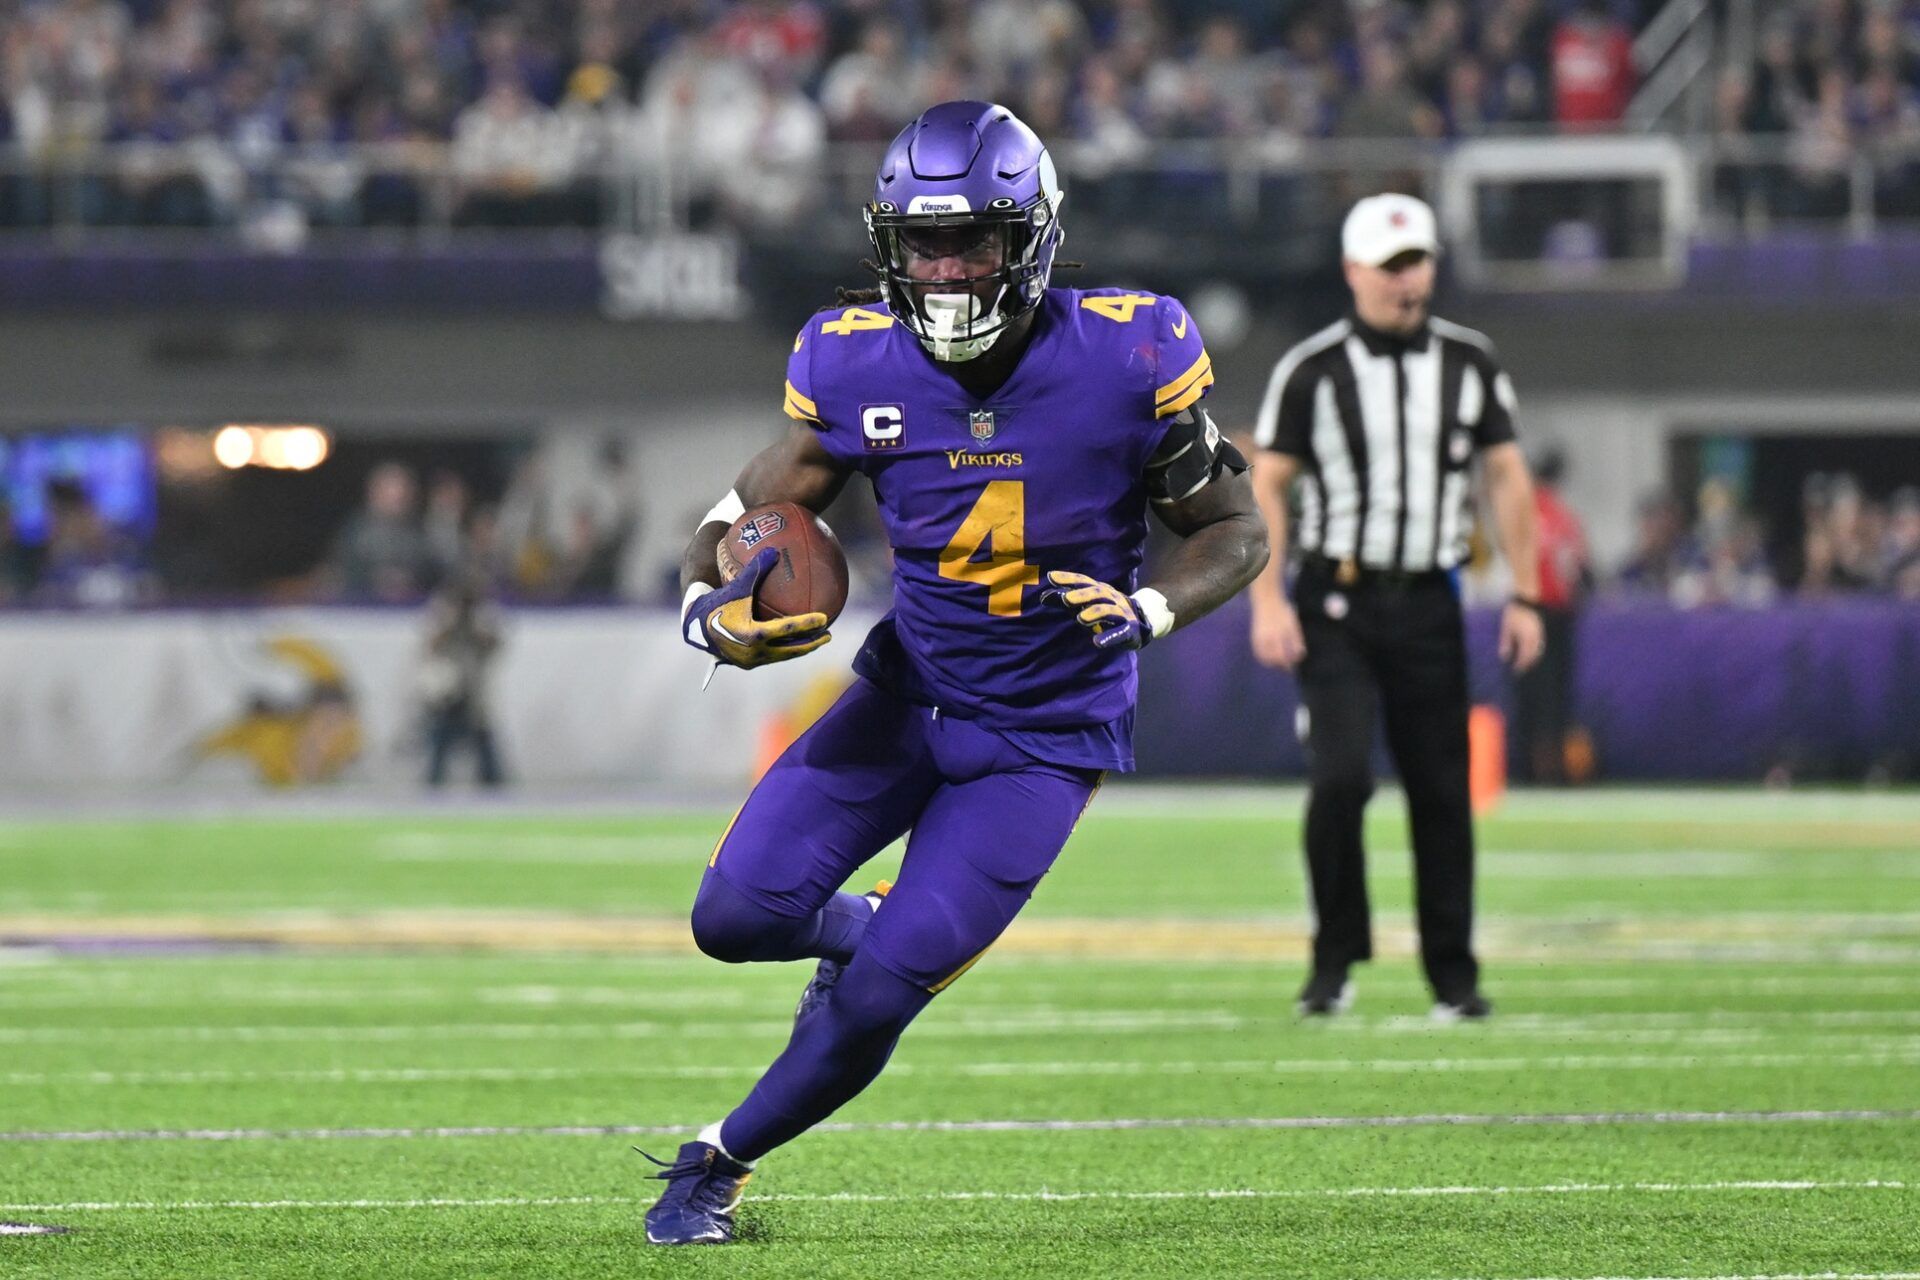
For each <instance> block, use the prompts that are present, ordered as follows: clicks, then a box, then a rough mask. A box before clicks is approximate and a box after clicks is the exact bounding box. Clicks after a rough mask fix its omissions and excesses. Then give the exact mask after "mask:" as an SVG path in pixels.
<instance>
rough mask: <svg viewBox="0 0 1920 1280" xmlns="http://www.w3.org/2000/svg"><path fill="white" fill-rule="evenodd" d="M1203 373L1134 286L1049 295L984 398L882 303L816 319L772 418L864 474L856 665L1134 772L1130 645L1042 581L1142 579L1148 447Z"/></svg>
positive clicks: (1172, 321) (1040, 743) (1003, 726)
mask: <svg viewBox="0 0 1920 1280" xmlns="http://www.w3.org/2000/svg"><path fill="white" fill-rule="evenodd" d="M1212 384H1213V366H1212V362H1211V361H1210V360H1209V359H1208V358H1207V353H1206V348H1205V347H1204V346H1203V345H1202V343H1201V340H1200V332H1199V329H1198V327H1197V326H1196V325H1195V324H1194V323H1193V320H1192V318H1191V317H1189V316H1188V315H1187V313H1186V310H1185V309H1184V308H1182V307H1181V305H1180V304H1179V303H1178V302H1177V301H1175V300H1174V299H1172V298H1167V297H1161V296H1158V295H1155V294H1150V293H1125V292H1121V291H1120V290H1116V289H1091V290H1080V289H1049V290H1048V291H1047V295H1046V299H1045V301H1044V302H1042V303H1041V305H1040V307H1039V308H1038V313H1037V316H1036V320H1035V326H1034V335H1033V339H1032V342H1031V344H1030V345H1029V346H1028V348H1027V350H1026V352H1025V353H1024V354H1023V355H1022V356H1021V358H1020V362H1019V364H1018V365H1017V366H1015V368H1014V371H1013V373H1012V375H1011V376H1010V377H1009V378H1008V379H1007V381H1006V383H1005V384H1004V385H1002V386H1001V387H1000V388H999V389H998V390H997V391H995V392H994V393H993V394H992V395H990V396H988V397H987V398H986V399H984V400H980V399H975V398H974V397H973V396H972V395H970V394H969V393H968V392H967V391H966V390H965V389H963V388H962V387H961V386H960V384H959V383H958V382H956V381H954V379H953V378H952V377H951V376H949V375H948V374H947V373H946V371H945V370H943V369H942V368H941V366H940V365H939V364H938V363H936V362H935V361H934V360H933V358H932V357H931V356H929V355H928V354H927V352H926V351H925V349H924V348H922V347H921V345H920V343H919V342H918V341H917V340H916V339H915V338H914V337H913V335H912V334H910V333H908V332H907V331H906V329H905V328H904V327H903V326H901V325H898V324H896V323H895V322H894V319H893V316H892V315H891V314H890V313H889V312H888V310H887V308H886V307H885V306H884V305H878V304H876V305H872V306H863V307H848V308H845V309H842V310H831V311H823V312H821V313H819V314H817V315H815V316H814V317H813V319H812V320H810V321H808V323H807V326H806V328H805V329H803V330H801V332H800V336H799V337H798V338H797V339H795V341H794V346H793V355H792V357H791V359H789V361H788V363H787V388H786V411H787V413H788V414H789V415H790V416H792V417H794V418H797V419H799V420H801V421H803V422H806V423H808V424H809V425H811V426H813V427H814V428H815V429H816V430H818V432H819V433H820V441H821V443H822V444H823V445H824V446H825V447H826V449H827V451H828V452H829V453H831V454H832V455H833V456H834V457H835V458H836V459H837V460H839V461H840V462H841V463H842V464H844V465H846V466H849V467H852V468H855V469H857V470H859V471H861V472H863V473H865V474H866V476H867V477H868V479H869V480H871V481H872V483H873V491H874V494H875V496H876V497H877V498H878V500H879V504H880V515H881V519H882V520H883V521H884V522H885V524H886V529H887V540H888V541H889V542H890V543H891V544H892V546H893V552H894V574H893V577H894V607H893V611H892V612H891V613H889V614H888V615H887V616H886V617H885V618H884V619H882V620H881V622H880V624H879V625H878V626H876V627H875V628H874V630H873V632H872V633H871V634H870V635H869V636H868V637H867V642H866V645H865V647H864V648H863V649H862V650H861V653H860V657H859V659H858V660H857V662H856V663H855V668H856V670H858V671H859V672H860V673H861V674H862V675H865V676H867V677H868V678H869V679H872V680H874V681H876V682H878V683H879V684H881V685H882V686H884V687H886V688H889V689H891V690H893V691H894V692H895V693H896V694H898V695H899V696H901V697H903V698H906V699H907V700H909V701H913V702H920V703H923V704H927V705H931V706H935V707H939V708H941V709H942V710H943V711H951V712H952V713H953V714H955V715H958V716H962V717H964V718H967V719H971V720H976V721H978V722H980V723H982V724H984V725H986V726H987V727H989V728H992V729H994V730H996V731H998V732H1000V733H1001V734H1002V735H1003V736H1004V737H1006V738H1008V739H1009V740H1010V741H1012V742H1013V743H1014V744H1015V745H1016V746H1019V747H1021V748H1023V749H1025V750H1027V751H1029V752H1031V753H1032V754H1034V755H1036V756H1039V757H1040V758H1041V759H1044V760H1050V761H1053V762H1055V763H1059V764H1070V765H1083V766H1087V767H1090V768H1118V769H1127V768H1131V767H1132V764H1133V746H1132V731H1133V707H1134V696H1135V690H1136V666H1135V659H1134V655H1133V653H1131V652H1128V651H1114V652H1102V651H1100V650H1098V649H1096V648H1094V646H1093V644H1092V643H1091V642H1090V640H1089V637H1088V634H1087V631H1086V629H1085V628H1084V627H1082V626H1080V624H1079V623H1077V622H1076V621H1075V620H1074V617H1073V614H1072V613H1071V611H1069V610H1067V609H1063V608H1059V607H1057V606H1054V605H1047V604H1043V603H1042V602H1041V599H1040V593H1041V584H1042V582H1043V581H1044V579H1045V575H1046V574H1047V573H1048V572H1049V571H1051V570H1056V569H1063V570H1071V571H1073V572H1076V573H1084V574H1087V575H1088V576H1090V577H1093V578H1097V579H1099V580H1100V581H1102V582H1107V583H1111V584H1113V585H1114V586H1117V587H1119V588H1121V589H1122V590H1125V591H1128V592H1131V591H1133V590H1134V589H1135V588H1136V587H1137V586H1138V583H1137V582H1136V581H1135V579H1136V577H1137V575H1138V573H1139V569H1140V561H1141V554H1142V551H1143V549H1144V547H1145V544H1146V537H1147V495H1146V489H1145V485H1144V481H1143V479H1142V474H1143V471H1144V469H1145V467H1146V463H1147V460H1148V458H1149V457H1151V456H1152V454H1153V452H1154V450H1155V449H1156V448H1157V447H1158V446H1159V444H1160V441H1161V438H1162V437H1163V436H1164V435H1165V434H1166V425H1167V424H1166V423H1165V422H1164V421H1163V420H1164V419H1165V418H1166V417H1167V416H1168V415H1170V414H1174V413H1178V412H1179V411H1180V410H1182V409H1184V408H1186V407H1187V406H1189V405H1191V404H1192V403H1193V402H1194V401H1196V400H1198V399H1199V398H1200V397H1201V396H1203V395H1205V394H1206V392H1207V388H1208V387H1210V386H1211V385H1212Z"/></svg>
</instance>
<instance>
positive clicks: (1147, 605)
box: [1133, 587, 1173, 640]
mask: <svg viewBox="0 0 1920 1280" xmlns="http://www.w3.org/2000/svg"><path fill="white" fill-rule="evenodd" d="M1133 607H1134V608H1136V609H1138V610H1139V611H1140V618H1141V620H1142V621H1143V622H1145V623H1146V624H1147V630H1149V631H1151V632H1153V638H1154V639H1155V640H1158V639H1159V638H1160V637H1161V636H1164V635H1165V634H1167V632H1169V631H1171V630H1173V610H1172V609H1171V608H1169V607H1168V606H1167V598H1166V597H1165V596H1163V595H1161V594H1160V593H1159V592H1158V591H1155V590H1154V589H1153V588H1152V587H1142V588H1140V589H1139V590H1138V591H1136V592H1134V593H1133Z"/></svg>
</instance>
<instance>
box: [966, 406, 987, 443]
mask: <svg viewBox="0 0 1920 1280" xmlns="http://www.w3.org/2000/svg"><path fill="white" fill-rule="evenodd" d="M967 425H968V426H970V427H972V428H973V438H974V439H975V440H978V441H979V442H980V443H981V444H985V443H986V442H987V441H989V440H991V439H993V410H991V409H975V410H973V411H972V412H970V413H968V414H967Z"/></svg>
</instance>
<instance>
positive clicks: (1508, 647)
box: [1500, 601, 1547, 671]
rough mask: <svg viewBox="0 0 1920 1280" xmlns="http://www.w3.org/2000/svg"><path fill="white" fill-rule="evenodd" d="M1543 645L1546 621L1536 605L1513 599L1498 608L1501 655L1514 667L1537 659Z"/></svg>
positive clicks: (1532, 662)
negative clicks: (1502, 607) (1542, 619)
mask: <svg viewBox="0 0 1920 1280" xmlns="http://www.w3.org/2000/svg"><path fill="white" fill-rule="evenodd" d="M1546 648H1547V631H1546V625H1545V624H1544V623H1542V622H1541V620H1540V611H1539V610H1538V609H1535V608H1534V607H1533V606H1532V605H1525V604H1521V603H1519V602H1518V601H1514V602H1512V603H1510V604H1508V605H1507V607H1506V608H1504V609H1502V610H1501V611H1500V657H1501V659H1502V660H1503V661H1505V662H1507V663H1508V664H1510V665H1511V666H1512V667H1513V669H1514V670H1515V671H1525V670H1526V669H1527V668H1528V667H1531V666H1532V665H1533V664H1534V663H1536V662H1538V661H1540V655H1541V654H1542V653H1544V652H1545V651H1546Z"/></svg>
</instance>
